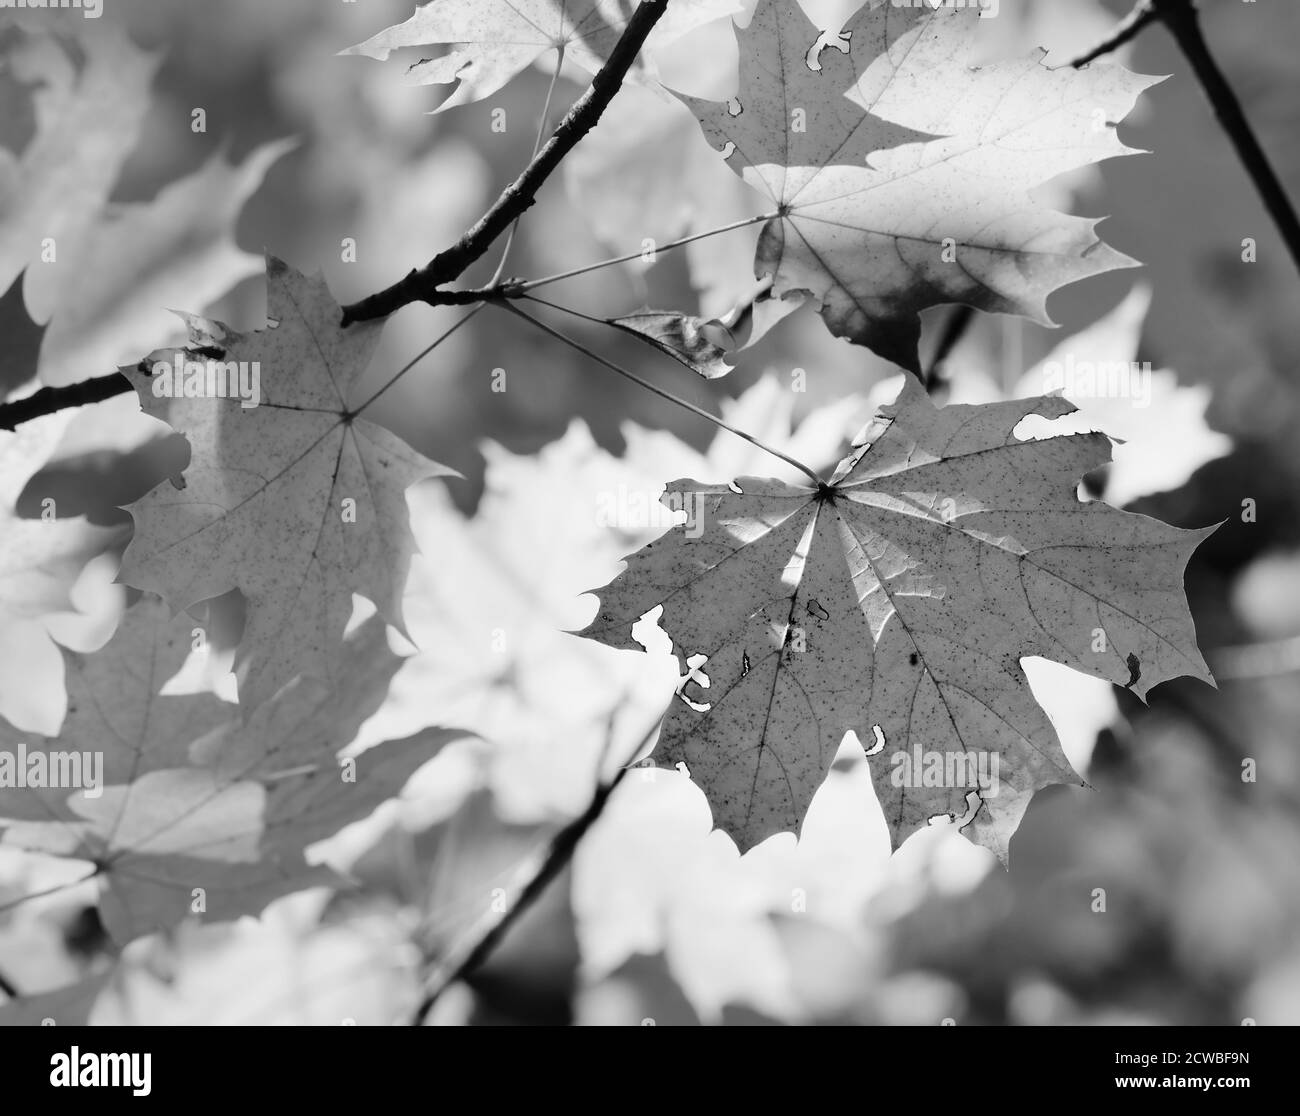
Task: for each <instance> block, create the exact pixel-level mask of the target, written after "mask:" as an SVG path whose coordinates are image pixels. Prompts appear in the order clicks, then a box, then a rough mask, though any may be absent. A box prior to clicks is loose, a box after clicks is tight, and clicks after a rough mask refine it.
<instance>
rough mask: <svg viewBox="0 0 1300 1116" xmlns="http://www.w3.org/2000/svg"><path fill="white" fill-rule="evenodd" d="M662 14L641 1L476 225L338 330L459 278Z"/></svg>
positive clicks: (613, 85)
mask: <svg viewBox="0 0 1300 1116" xmlns="http://www.w3.org/2000/svg"><path fill="white" fill-rule="evenodd" d="M667 10H668V0H641V3H640V4H639V5H637V9H636V11H635V12H633V13H632V18H631V19H629V20H628V21H627V26H626V27H624V28H623V34H622V35H620V36H619V40H618V42H617V43H615V44H614V49H613V50H612V51H611V52H610V55H609V59H608V60H607V61H606V62H605V64H604V65H603V66H602V67H601V68H600V70H599V71H598V72H597V74H596V76H595V77H594V78H592V81H591V85H590V86H589V87H588V88H587V91H586V92H585V93H584V94H583V95H582V96H581V97H579V98H578V99H577V100H576V101H575V102H574V103H573V107H572V108H570V109H569V111H568V112H567V113H566V114H565V116H564V119H563V120H561V121H560V124H559V127H557V128H556V129H555V133H554V134H553V135H552V136H551V138H550V139H549V140H547V141H546V144H545V146H544V147H543V148H542V149H541V150H540V151H539V152H538V153H537V157H536V158H535V159H533V160H532V161H531V162H530V163H529V164H528V166H526V167H525V168H524V170H523V171H522V172H521V173H520V175H519V177H518V178H516V179H515V180H514V182H512V183H511V184H510V185H509V186H507V187H506V188H505V190H504V191H502V193H501V196H500V197H499V198H497V200H496V202H495V203H493V205H492V208H491V209H489V210H488V211H487V212H486V213H485V214H484V215H483V216H482V217H480V218H479V220H478V221H477V222H476V223H475V224H474V225H473V226H472V227H471V228H470V229H469V230H468V231H467V232H466V233H465V235H464V236H462V237H461V238H460V240H458V241H457V242H456V243H455V244H454V245H452V246H451V247H450V248H448V249H446V250H445V251H443V252H439V253H438V255H436V256H434V258H433V259H432V260H430V261H429V263H428V264H427V265H425V266H424V267H423V268H419V269H416V270H412V271H411V272H410V273H409V274H407V276H406V277H405V278H404V279H401V280H399V281H398V282H396V283H394V284H393V285H392V286H391V287H387V288H385V289H384V290H382V291H379V292H377V293H376V294H373V295H370V296H369V297H368V298H363V299H362V300H361V301H360V302H354V303H353V304H352V305H350V306H345V307H344V308H343V320H342V324H343V325H344V326H347V325H350V324H352V323H353V322H360V321H367V320H369V319H371V318H382V317H385V316H386V315H388V314H391V313H392V312H393V311H394V310H397V309H398V308H400V307H402V306H406V305H407V304H409V303H412V302H425V301H428V297H429V295H431V294H432V293H433V292H434V291H436V290H437V289H438V287H440V286H441V285H442V284H444V283H449V282H451V281H452V280H454V279H459V278H460V276H461V275H462V274H463V273H464V272H465V270H466V268H468V267H469V266H470V265H471V264H472V263H474V262H475V261H476V260H478V259H479V258H480V257H481V256H482V255H483V254H484V253H485V252H487V250H488V248H490V247H491V245H492V243H493V242H494V241H495V240H496V238H497V237H498V236H500V235H501V234H502V233H503V232H505V231H506V229H508V228H509V227H510V225H511V224H512V223H513V222H514V219H515V218H516V217H518V216H519V215H520V214H521V213H523V212H524V211H525V210H527V209H528V208H529V207H530V206H532V204H533V203H534V202H535V201H536V200H537V191H538V190H540V189H541V187H542V184H543V183H544V182H545V181H546V180H547V179H548V178H549V177H550V176H551V173H552V172H553V171H554V170H555V169H556V167H558V166H559V165H560V162H561V161H562V160H563V159H564V157H565V156H566V155H568V153H569V152H570V151H572V150H573V148H574V147H575V146H576V145H577V143H578V141H579V140H581V139H582V137H583V136H585V135H586V134H587V133H588V132H589V131H591V129H592V128H594V127H595V126H596V122H597V121H599V120H600V117H601V114H602V113H604V111H605V109H606V108H607V107H608V105H609V103H610V101H612V100H613V99H614V94H616V93H617V92H618V91H619V89H620V88H621V87H622V84H623V78H624V76H625V75H626V74H627V71H628V70H629V69H630V68H631V66H632V63H633V62H634V61H635V60H636V56H637V54H638V53H639V52H640V50H641V46H642V44H644V42H645V40H646V37H647V36H648V35H649V34H650V32H651V31H652V30H653V29H654V25H655V24H656V23H658V22H659V20H660V19H661V18H662V17H663V15H664V13H665V12H666V11H667Z"/></svg>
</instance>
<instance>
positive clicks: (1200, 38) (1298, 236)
mask: <svg viewBox="0 0 1300 1116" xmlns="http://www.w3.org/2000/svg"><path fill="white" fill-rule="evenodd" d="M1153 3H1154V5H1155V11H1156V14H1157V15H1158V16H1159V17H1160V19H1161V21H1162V22H1163V23H1164V24H1165V26H1166V27H1168V28H1169V31H1170V33H1171V34H1172V35H1173V37H1174V38H1175V40H1177V42H1178V45H1179V47H1181V48H1182V52H1183V54H1185V55H1186V56H1187V60H1188V61H1189V62H1190V63H1191V64H1192V70H1193V71H1194V72H1195V74H1196V76H1197V78H1199V79H1200V82H1201V86H1202V87H1203V88H1204V89H1205V95H1206V96H1207V97H1209V99H1210V104H1211V105H1212V106H1213V108H1214V115H1215V116H1217V117H1218V118H1219V123H1220V124H1221V125H1222V126H1223V130H1224V131H1225V132H1226V133H1227V134H1228V138H1229V139H1230V140H1231V141H1232V146H1233V147H1234V148H1236V150H1237V156H1238V158H1240V159H1241V162H1242V164H1243V165H1244V166H1245V168H1246V172H1247V174H1249V175H1250V178H1251V181H1253V182H1254V183H1255V189H1256V190H1257V191H1258V192H1259V196H1260V199H1261V200H1262V201H1263V203H1264V207H1265V208H1266V209H1267V210H1268V212H1269V215H1270V216H1271V217H1272V218H1273V222H1274V224H1276V225H1277V228H1278V231H1279V232H1280V233H1281V234H1282V239H1283V240H1284V241H1285V242H1286V246H1287V249H1288V251H1290V253H1291V259H1292V261H1293V262H1294V263H1295V265H1296V268H1297V269H1300V217H1297V215H1296V211H1295V206H1294V205H1293V204H1292V203H1291V199H1290V198H1289V197H1288V196H1287V192H1286V190H1285V188H1284V187H1283V186H1282V183H1281V180H1280V179H1279V178H1278V177H1277V173H1276V172H1275V171H1274V170H1273V166H1272V164H1271V163H1270V162H1269V161H1268V156H1267V155H1265V154H1264V149H1263V148H1262V147H1261V146H1260V143H1259V140H1258V138H1257V137H1256V136H1255V132H1254V129H1252V128H1251V126H1250V122H1249V121H1248V120H1247V119H1246V114H1245V113H1244V112H1243V111H1242V109H1241V102H1240V101H1238V100H1237V95H1236V94H1235V93H1234V92H1233V91H1232V86H1231V85H1229V84H1228V79H1227V78H1226V77H1224V76H1223V71H1222V70H1220V69H1219V66H1218V63H1217V62H1215V60H1214V56H1213V55H1212V54H1211V53H1210V47H1209V44H1208V43H1207V42H1206V41H1205V35H1204V34H1203V33H1202V31H1201V23H1200V19H1199V18H1198V17H1197V13H1196V5H1195V4H1193V3H1192V0H1153Z"/></svg>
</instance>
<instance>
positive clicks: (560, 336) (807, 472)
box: [499, 302, 825, 488]
mask: <svg viewBox="0 0 1300 1116" xmlns="http://www.w3.org/2000/svg"><path fill="white" fill-rule="evenodd" d="M499 305H501V306H504V307H505V308H506V309H507V310H509V311H510V312H511V313H512V314H517V315H518V316H519V317H521V318H523V319H524V321H526V322H529V323H531V324H532V325H533V326H534V327H535V328H537V329H540V330H541V331H542V332H543V333H549V334H550V335H551V336H552V337H554V338H555V339H556V340H558V341H563V342H564V343H565V344H566V345H568V346H569V347H570V348H572V349H576V350H577V351H578V352H580V353H582V354H583V356H586V357H590V358H591V359H592V360H594V361H595V362H596V363H597V364H602V365H604V366H605V367H606V368H608V369H609V370H610V371H611V372H616V373H618V375H620V376H622V377H623V378H624V379H626V380H631V381H632V382H633V383H634V384H639V385H640V386H641V387H643V388H645V389H646V390H647V391H651V392H654V394H655V395H657V396H659V397H660V398H661V399H667V400H668V401H669V402H671V403H676V404H677V405H678V406H679V407H684V408H685V409H686V410H688V411H690V412H691V414H693V415H698V416H699V417H700V418H702V419H706V420H707V421H708V422H711V423H713V425H714V426H716V427H718V428H719V429H721V430H725V431H727V432H728V433H730V434H734V435H736V437H737V438H744V439H745V441H747V442H748V443H750V445H754V446H757V447H758V448H759V449H761V450H763V451H764V452H766V453H770V454H771V455H772V456H773V457H779V458H780V459H781V460H782V461H784V462H785V463H786V464H787V465H792V466H793V467H794V468H796V469H798V470H799V472H801V473H803V475H804V476H806V477H807V478H808V479H809V480H811V481H812V482H813V484H815V485H817V486H818V487H819V488H822V487H824V486H825V481H823V480H822V478H821V477H819V476H818V475H817V474H816V473H815V472H813V471H812V470H811V469H810V468H808V466H807V465H805V464H804V463H803V462H802V461H796V460H795V459H794V458H793V457H791V456H789V455H788V454H784V453H782V452H781V451H780V450H778V449H773V448H772V447H771V446H769V445H766V444H765V443H763V442H760V441H759V440H758V439H757V438H755V437H754V436H753V435H752V434H746V433H745V432H744V431H743V430H738V429H737V428H736V427H734V426H731V425H730V424H728V423H726V422H724V421H723V420H722V419H720V418H718V417H717V415H711V414H709V412H708V411H706V410H704V408H703V407H697V406H696V405H695V404H694V403H691V402H689V401H688V400H686V399H683V398H681V396H678V395H674V394H673V393H672V392H671V391H666V390H665V389H664V388H661V387H659V386H658V385H657V384H652V383H651V382H650V381H649V380H643V379H642V378H641V377H640V376H638V375H637V374H636V373H635V372H629V371H628V370H627V369H626V368H623V367H621V366H620V365H617V364H615V363H614V362H613V361H611V360H606V359H605V358H604V357H603V356H601V355H600V354H599V353H596V352H593V351H592V350H591V349H589V348H587V346H586V345H584V344H582V342H580V341H576V340H574V339H573V338H572V337H569V336H568V335H567V334H564V333H561V332H560V331H559V330H558V329H552V328H551V327H550V326H548V325H547V324H546V323H545V322H542V321H539V320H538V319H537V318H534V317H533V316H532V315H531V314H529V313H526V312H525V311H523V310H521V309H519V307H518V306H516V305H515V304H514V303H513V302H502V303H500V304H499Z"/></svg>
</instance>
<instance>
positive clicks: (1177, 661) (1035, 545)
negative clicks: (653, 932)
mask: <svg viewBox="0 0 1300 1116" xmlns="http://www.w3.org/2000/svg"><path fill="white" fill-rule="evenodd" d="M1073 409H1074V407H1073V405H1072V404H1070V403H1068V402H1067V401H1065V400H1064V399H1061V398H1059V397H1047V398H1043V397H1039V398H1033V399H1021V400H1015V401H1012V402H1008V403H999V404H989V405H984V406H975V407H970V406H953V407H947V408H944V409H938V408H936V407H935V406H934V404H933V403H932V402H931V401H930V399H929V397H928V396H927V395H926V393H925V390H924V389H923V388H922V387H921V384H920V382H919V381H918V380H917V379H916V378H915V377H914V376H910V375H909V376H907V377H906V381H905V384H904V387H903V390H902V392H901V393H900V395H899V398H898V399H897V401H896V402H895V403H894V404H893V405H892V406H890V407H886V408H883V409H881V410H880V411H879V412H878V414H877V416H876V418H875V419H874V420H873V422H872V423H871V424H869V426H868V427H867V429H866V430H864V431H863V433H862V435H861V436H860V438H859V440H858V443H857V444H858V445H859V447H860V448H858V449H857V450H855V452H853V453H852V454H850V455H849V456H848V457H847V458H845V459H844V461H843V462H841V464H840V466H839V468H838V469H837V470H836V472H835V474H834V475H833V476H832V479H831V482H830V483H829V484H826V485H823V486H821V487H820V488H809V487H808V486H795V485H790V484H785V483H781V482H777V481H772V480H762V479H758V478H754V477H743V478H741V479H739V480H737V481H735V482H733V483H732V484H730V485H700V484H698V483H697V482H694V481H689V480H685V481H677V482H674V483H673V484H671V485H669V486H668V490H667V493H666V494H665V501H666V502H667V501H669V500H672V501H674V506H680V505H681V502H682V501H683V500H684V499H693V500H696V501H699V502H702V507H700V505H698V504H697V507H700V510H698V511H697V513H696V524H695V530H694V532H693V534H695V535H696V536H698V537H691V534H688V533H687V532H686V531H685V530H684V529H683V528H682V527H677V528H674V529H673V530H672V531H671V532H670V533H668V534H667V535H665V536H664V537H663V538H661V539H659V540H657V541H656V542H654V543H651V544H649V545H647V546H646V547H644V548H643V549H642V550H640V551H638V552H637V553H635V554H633V555H631V556H630V557H629V558H628V559H627V563H628V566H627V569H626V570H625V571H624V572H623V573H621V574H620V575H619V576H618V577H617V578H616V579H615V580H614V581H613V582H611V583H610V584H609V585H608V586H606V587H605V588H604V589H602V590H600V591H599V592H600V608H599V611H598V613H597V615H596V618H595V619H594V620H593V621H592V622H591V623H590V624H589V625H588V626H587V628H586V629H585V630H584V631H583V632H582V633H581V634H583V635H585V636H587V637H589V638H592V639H596V640H598V641H600V642H602V643H606V644H608V645H610V646H613V647H620V648H637V647H638V646H639V645H638V643H637V642H636V641H635V640H634V639H633V637H632V635H631V627H632V624H633V623H635V622H636V621H637V620H638V619H639V618H641V617H643V616H645V615H646V614H647V613H649V612H651V611H652V610H653V609H655V608H657V607H659V606H662V608H663V612H662V615H661V617H660V619H659V624H660V626H661V627H662V629H663V630H664V631H665V632H666V633H667V634H668V635H669V637H670V638H671V639H672V640H673V644H674V651H675V653H676V655H677V657H678V660H679V662H680V663H681V664H682V665H683V666H688V660H689V667H688V669H689V674H688V676H687V677H686V678H685V679H684V680H683V683H682V685H681V688H680V689H679V696H678V700H675V701H674V702H673V704H672V706H671V708H670V710H669V712H668V714H667V717H666V720H665V723H664V727H663V730H662V733H661V736H660V744H659V747H658V749H657V752H658V754H659V758H660V762H661V764H663V765H666V766H672V765H675V764H676V763H678V762H679V761H682V762H685V763H686V765H687V767H688V769H689V772H690V775H691V777H692V779H694V780H695V781H696V782H697V783H698V784H699V785H700V786H701V787H702V789H703V790H704V792H705V795H706V796H707V798H708V799H709V801H710V803H711V805H712V807H713V811H714V820H715V824H716V825H718V826H719V827H720V828H722V829H724V830H725V831H727V832H728V833H729V834H730V835H731V836H732V837H733V838H734V839H735V841H736V842H737V844H738V845H739V846H740V847H741V849H742V851H743V850H744V849H747V848H749V847H750V846H752V845H754V844H756V843H757V842H758V841H761V840H762V839H763V838H765V837H767V836H768V835H769V834H772V833H776V832H779V831H783V830H792V829H797V828H798V827H799V825H800V824H801V822H802V819H803V816H804V814H805V813H806V811H807V809H808V804H809V802H810V801H811V799H812V796H813V793H814V792H815V791H816V790H817V788H818V786H819V785H820V784H821V782H822V780H823V779H824V777H825V775H826V773H827V771H828V769H829V767H830V764H831V761H832V759H833V758H834V755H835V752H836V750H837V749H838V747H839V746H840V743H841V740H842V738H843V736H844V734H845V732H846V731H848V730H853V731H855V732H856V733H857V734H858V735H859V737H860V738H861V739H862V740H863V741H865V742H867V743H868V745H870V743H871V742H872V741H874V742H875V745H876V746H875V747H874V748H871V749H870V750H869V752H868V755H869V756H872V757H873V758H872V761H871V762H872V777H873V781H874V784H875V787H876V794H877V797H878V799H879V801H880V804H881V806H882V808H883V810H884V814H885V817H886V820H887V821H888V824H889V827H890V831H891V835H892V839H893V841H894V842H895V844H897V843H898V842H899V841H901V839H902V838H903V837H904V836H905V835H906V834H907V833H908V832H910V831H911V830H912V829H913V828H915V827H916V826H919V825H922V824H924V823H925V822H926V821H927V820H928V819H930V818H932V817H937V816H940V815H943V814H947V815H949V816H951V817H954V818H957V819H966V818H967V816H968V810H969V808H970V807H971V806H973V805H979V806H980V807H981V808H980V809H978V811H977V812H976V813H975V814H974V816H973V817H972V818H970V820H969V821H967V823H966V824H968V825H969V826H971V827H972V833H973V835H974V836H975V837H976V838H977V839H978V840H979V841H980V843H983V844H986V845H988V846H989V847H991V848H993V849H994V850H995V851H996V852H998V853H999V855H1001V856H1002V857H1004V858H1005V856H1006V850H1007V841H1008V840H1009V838H1010V835H1011V833H1012V832H1014V830H1015V827H1016V825H1017V824H1018V822H1019V820H1020V817H1021V815H1022V814H1023V812H1024V809H1025V807H1026V805H1027V803H1028V800H1029V797H1030V796H1031V795H1032V794H1033V793H1034V791H1036V790H1037V789H1038V788H1040V787H1042V786H1045V785H1047V784H1049V783H1053V782H1060V781H1077V779H1076V778H1075V777H1074V776H1073V774H1072V772H1071V770H1070V767H1069V764H1068V762H1067V760H1066V758H1065V755H1064V753H1063V752H1062V751H1061V748H1060V744H1059V742H1058V740H1057V737H1056V733H1055V730H1054V729H1053V728H1052V725H1051V722H1050V721H1049V720H1048V719H1047V717H1046V715H1045V714H1044V713H1043V711H1042V710H1041V709H1040V708H1039V706H1038V705H1037V704H1036V703H1035V701H1034V700H1033V696H1032V693H1031V692H1030V690H1029V687H1028V684H1027V682H1026V679H1025V676H1024V673H1023V671H1022V669H1021V666H1020V659H1021V658H1022V657H1024V656H1034V655H1037V656H1042V657H1044V658H1047V659H1052V660H1055V661H1057V662H1060V663H1063V664H1065V665H1067V666H1070V667H1073V668H1074V669H1076V670H1079V671H1082V672H1084V673H1086V674H1091V675H1094V676H1096V677H1099V678H1104V679H1106V680H1108V681H1110V682H1112V683H1116V684H1120V685H1124V686H1126V687H1128V688H1130V689H1132V690H1133V691H1134V692H1135V693H1137V694H1139V695H1144V694H1145V693H1146V692H1147V690H1149V689H1150V688H1151V687H1152V686H1154V685H1155V684H1156V683H1158V682H1161V681H1163V680H1165V679H1168V678H1172V677H1175V676H1178V675H1183V674H1187V675H1191V676H1193V677H1196V678H1200V679H1203V680H1205V681H1207V682H1210V681H1212V679H1211V678H1210V674H1209V671H1208V670H1207V668H1206V666H1205V663H1204V661H1203V660H1202V658H1201V656H1200V653H1199V651H1198V650H1197V648H1196V643H1195V632H1194V629H1193V625H1192V620H1191V616H1190V615H1189V613H1188V611H1187V607H1186V602H1185V600H1184V597H1183V592H1182V574H1183V569H1184V567H1185V565H1186V562H1187V559H1188V558H1189V556H1190V555H1191V552H1192V550H1193V549H1194V548H1195V547H1196V545H1197V544H1198V543H1199V542H1200V541H1201V540H1202V539H1204V538H1205V537H1206V536H1207V535H1208V534H1209V533H1210V532H1211V531H1213V530H1214V528H1206V529H1203V530H1197V531H1185V530H1180V529H1178V528H1174V527H1170V526H1168V525H1166V524H1163V523H1160V522H1159V521H1157V520H1153V519H1149V518H1147V517H1145V516H1140V515H1135V514H1132V513H1129V512H1122V511H1118V510H1117V509H1115V508H1112V507H1109V506H1108V505H1105V504H1101V503H1096V502H1092V503H1081V502H1080V501H1079V500H1078V499H1077V497H1076V487H1077V482H1078V480H1079V478H1080V477H1082V476H1083V475H1084V474H1086V473H1088V472H1089V471H1091V470H1092V469H1095V468H1097V467H1098V466H1099V465H1101V464H1103V463H1104V462H1106V461H1108V460H1109V458H1110V445H1109V441H1108V440H1107V439H1106V438H1105V436H1103V435H1101V434H1074V435H1068V436H1065V437H1059V438H1048V439H1043V440H1038V441H1021V440H1020V439H1018V438H1017V437H1016V436H1015V434H1014V430H1015V428H1016V426H1017V425H1018V424H1019V423H1020V422H1021V420H1023V419H1024V418H1025V417H1026V416H1030V415H1041V416H1044V417H1046V418H1056V417H1059V416H1062V415H1066V414H1069V413H1070V412H1071V411H1072V410H1073ZM701 524H702V526H701ZM697 656H703V657H704V662H703V663H702V664H701V663H700V660H699V658H698V657H697ZM936 763H937V770H936ZM972 793H978V796H979V802H978V803H974V802H973V801H968V796H969V795H970V794H972Z"/></svg>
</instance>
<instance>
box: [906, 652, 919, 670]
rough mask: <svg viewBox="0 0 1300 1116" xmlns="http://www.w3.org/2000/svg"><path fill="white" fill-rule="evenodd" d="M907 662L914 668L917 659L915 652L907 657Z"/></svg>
mask: <svg viewBox="0 0 1300 1116" xmlns="http://www.w3.org/2000/svg"><path fill="white" fill-rule="evenodd" d="M907 661H908V662H909V663H911V664H912V665H913V666H916V663H917V659H916V652H915V651H913V652H912V653H911V654H910V655H908V656H907Z"/></svg>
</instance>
